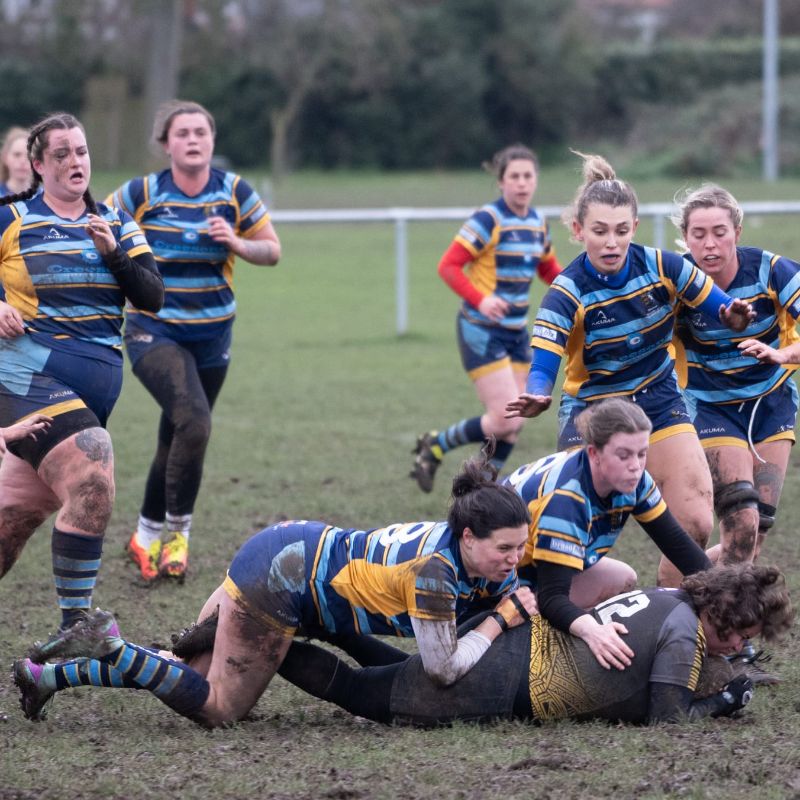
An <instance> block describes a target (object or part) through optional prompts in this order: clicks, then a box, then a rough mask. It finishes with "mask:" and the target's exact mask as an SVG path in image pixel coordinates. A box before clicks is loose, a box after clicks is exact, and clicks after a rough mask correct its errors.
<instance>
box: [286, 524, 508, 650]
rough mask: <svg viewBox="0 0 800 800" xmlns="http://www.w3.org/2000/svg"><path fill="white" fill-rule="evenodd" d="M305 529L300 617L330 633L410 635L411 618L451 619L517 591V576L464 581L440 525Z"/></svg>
mask: <svg viewBox="0 0 800 800" xmlns="http://www.w3.org/2000/svg"><path fill="white" fill-rule="evenodd" d="M293 524H296V523H293V522H287V523H280V524H279V525H278V526H276V527H281V526H282V525H293ZM306 528H307V532H308V533H307V535H306V536H305V537H304V538H305V542H306V559H305V561H306V579H307V585H308V587H309V588H308V590H307V592H306V593H305V597H306V603H305V605H306V611H307V616H306V618H307V619H308V620H309V621H311V620H313V621H315V622H316V623H317V624H321V625H323V626H324V627H325V628H326V629H327V630H329V631H331V632H356V633H375V634H388V635H393V636H413V635H414V630H413V628H412V626H411V617H416V618H417V619H423V620H434V621H448V620H455V619H456V617H457V616H458V615H460V614H461V612H462V611H464V610H465V609H466V608H467V607H468V606H469V605H471V604H472V603H475V602H478V601H479V600H483V599H485V598H487V597H495V596H496V597H497V598H498V600H499V599H500V597H501V596H502V595H504V594H505V593H506V592H508V591H511V590H513V589H516V588H517V586H518V581H517V576H516V573H512V574H511V575H510V576H509V578H507V579H506V580H505V581H504V582H503V583H496V582H492V581H488V580H487V579H485V578H471V577H469V576H468V575H467V572H466V569H465V568H464V564H463V562H462V561H461V555H460V550H459V545H458V540H457V539H456V537H455V536H454V535H453V532H452V531H451V529H450V527H449V526H448V525H447V523H446V522H408V523H397V524H394V525H388V526H386V527H384V528H377V529H375V530H369V531H362V530H355V529H342V528H336V527H333V526H327V525H325V524H324V523H308V524H307V525H306Z"/></svg>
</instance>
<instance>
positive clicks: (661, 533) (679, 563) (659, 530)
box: [639, 509, 713, 575]
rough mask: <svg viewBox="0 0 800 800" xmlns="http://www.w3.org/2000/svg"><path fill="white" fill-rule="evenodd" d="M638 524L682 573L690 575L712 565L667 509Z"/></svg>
mask: <svg viewBox="0 0 800 800" xmlns="http://www.w3.org/2000/svg"><path fill="white" fill-rule="evenodd" d="M639 524H640V525H641V526H642V528H644V530H645V532H646V533H647V535H648V536H649V537H650V538H651V539H652V540H653V541H654V542H655V543H656V546H657V547H658V549H659V550H660V551H661V552H662V553H663V554H664V555H665V556H666V557H667V558H668V559H669V560H670V561H671V562H672V563H673V564H674V565H675V566H676V567H677V568H678V569H679V570H680V572H681V573H682V574H683V575H692V574H693V573H695V572H700V571H701V570H704V569H711V567H712V566H713V564H712V563H711V561H710V560H709V558H708V556H707V555H706V554H705V552H704V551H703V549H702V548H701V547H700V545H698V544H697V542H695V541H694V539H692V537H691V536H689V534H688V533H686V531H685V530H684V529H683V528H681V526H680V524H679V523H678V520H676V519H675V517H674V516H673V515H672V512H671V511H670V510H669V509H667V510H666V511H665V512H664V513H663V514H661V515H659V516H658V517H656V518H655V519H653V520H651V521H650V522H640V523H639Z"/></svg>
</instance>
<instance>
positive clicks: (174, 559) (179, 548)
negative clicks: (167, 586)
mask: <svg viewBox="0 0 800 800" xmlns="http://www.w3.org/2000/svg"><path fill="white" fill-rule="evenodd" d="M188 561H189V540H188V539H187V538H186V535H185V534H183V533H181V532H180V531H176V532H175V534H174V535H173V537H172V538H171V539H170V540H169V541H167V542H164V544H163V546H162V548H161V562H160V565H159V568H158V572H159V574H160V575H161V576H162V577H164V578H175V579H176V580H178V581H179V582H180V583H183V581H184V580H185V578H186V565H187V563H188Z"/></svg>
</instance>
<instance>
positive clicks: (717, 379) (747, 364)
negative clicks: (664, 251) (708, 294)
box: [676, 247, 800, 403]
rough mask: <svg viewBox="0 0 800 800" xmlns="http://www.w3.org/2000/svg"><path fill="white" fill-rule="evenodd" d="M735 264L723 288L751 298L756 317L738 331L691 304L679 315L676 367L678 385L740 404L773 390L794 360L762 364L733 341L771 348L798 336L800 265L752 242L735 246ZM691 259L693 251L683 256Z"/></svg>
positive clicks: (791, 369)
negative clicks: (745, 329) (736, 267)
mask: <svg viewBox="0 0 800 800" xmlns="http://www.w3.org/2000/svg"><path fill="white" fill-rule="evenodd" d="M736 254H737V258H738V261H739V268H738V270H737V272H736V276H735V277H734V279H733V281H732V282H731V284H730V286H728V287H727V289H726V291H727V293H728V294H729V295H730V296H731V297H736V298H740V299H741V300H745V301H747V302H749V303H750V304H751V305H752V307H753V310H754V311H755V312H756V318H755V320H754V321H753V322H751V323H750V325H749V326H748V328H747V331H746V332H743V333H736V332H734V331H732V330H730V329H729V328H726V327H725V326H724V325H723V324H722V323H721V322H720V321H719V320H718V319H712V318H711V317H709V316H707V315H705V314H702V313H700V312H697V311H692V310H691V309H681V311H680V313H679V314H678V326H677V334H678V336H677V337H676V345H677V347H676V352H677V357H676V369H677V373H678V377H679V380H680V383H681V386H682V387H684V388H685V390H686V391H687V392H688V393H689V394H690V395H691V396H692V397H693V398H695V399H696V400H701V401H703V402H706V403H741V402H743V401H746V400H752V399H755V398H757V397H760V396H761V395H764V394H767V393H769V392H771V391H772V390H773V389H775V388H777V387H778V386H780V385H781V384H782V383H783V382H784V381H786V380H787V379H788V378H789V377H790V376H791V374H792V373H793V372H794V371H795V370H796V369H797V365H796V364H786V365H778V364H763V363H761V362H759V361H758V359H756V358H754V357H752V356H745V355H742V354H741V352H740V351H739V349H738V347H737V345H738V344H739V343H740V342H742V341H744V340H745V339H758V340H759V341H761V342H763V343H764V344H767V345H769V346H770V347H773V348H776V349H777V348H780V347H786V346H787V345H790V344H794V343H795V342H797V341H800V336H799V335H798V333H797V330H796V327H795V326H796V322H797V319H798V317H800V264H798V263H797V262H795V261H792V260H791V259H788V258H783V257H782V256H777V255H774V254H773V253H770V252H767V251H766V250H759V249H758V248H755V247H737V248H736ZM685 257H686V258H687V259H690V260H691V256H690V255H687V256H685Z"/></svg>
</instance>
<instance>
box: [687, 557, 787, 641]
mask: <svg viewBox="0 0 800 800" xmlns="http://www.w3.org/2000/svg"><path fill="white" fill-rule="evenodd" d="M681 589H683V590H684V591H685V592H686V593H687V594H688V595H689V597H690V598H691V601H692V604H693V605H694V608H695V611H696V612H697V613H698V614H700V613H701V612H703V611H705V612H706V614H707V615H708V619H709V621H710V622H711V624H712V625H713V626H714V627H715V628H716V630H717V634H718V635H719V637H720V638H725V637H726V636H727V635H728V634H729V633H731V632H732V631H741V630H744V629H745V628H752V627H755V626H758V625H760V626H761V637H762V638H763V639H764V640H765V641H768V642H772V641H776V640H778V639H780V638H781V637H782V636H783V634H784V633H786V631H788V630H789V628H790V627H791V625H792V620H793V619H794V610H793V609H792V603H791V601H790V599H789V591H788V589H787V588H786V581H785V579H784V577H783V573H782V572H781V571H780V570H779V569H778V568H777V567H767V566H762V565H760V564H729V565H725V566H716V567H713V568H712V569H708V570H705V571H704V572H697V573H695V574H694V575H689V576H687V577H686V578H684V579H683V581H681Z"/></svg>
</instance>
